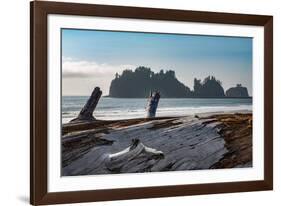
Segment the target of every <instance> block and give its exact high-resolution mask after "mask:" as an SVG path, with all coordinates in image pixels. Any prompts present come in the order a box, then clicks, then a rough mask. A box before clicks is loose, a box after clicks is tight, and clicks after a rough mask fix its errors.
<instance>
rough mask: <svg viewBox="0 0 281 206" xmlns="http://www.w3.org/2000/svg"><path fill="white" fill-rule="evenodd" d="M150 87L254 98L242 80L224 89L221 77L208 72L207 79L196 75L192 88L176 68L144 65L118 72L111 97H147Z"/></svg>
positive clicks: (169, 94) (184, 94)
mask: <svg viewBox="0 0 281 206" xmlns="http://www.w3.org/2000/svg"><path fill="white" fill-rule="evenodd" d="M150 91H159V92H160V93H161V97H162V98H250V97H249V94H248V90H247V88H246V87H243V86H242V85H241V84H237V85H236V87H232V88H229V89H228V90H226V92H224V88H223V87H222V83H221V81H220V80H218V79H216V78H215V77H214V76H208V77H206V78H205V79H204V80H203V81H201V80H200V79H196V78H195V79H194V86H193V90H191V89H190V88H189V87H187V86H186V85H184V84H183V83H182V82H180V81H179V80H178V79H177V78H176V74H175V71H173V70H168V71H165V72H164V71H163V70H160V72H159V73H155V72H153V71H152V70H151V69H150V68H148V67H144V66H139V67H137V68H136V69H135V70H134V71H133V70H128V69H126V70H124V71H123V72H122V74H118V73H116V74H115V78H114V79H113V80H112V81H111V84H110V89H109V95H108V97H115V98H146V97H147V95H148V94H149V93H150Z"/></svg>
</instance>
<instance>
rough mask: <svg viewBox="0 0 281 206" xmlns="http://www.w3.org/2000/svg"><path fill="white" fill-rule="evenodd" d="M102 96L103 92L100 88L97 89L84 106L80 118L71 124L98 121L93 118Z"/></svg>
mask: <svg viewBox="0 0 281 206" xmlns="http://www.w3.org/2000/svg"><path fill="white" fill-rule="evenodd" d="M101 95H102V91H101V90H100V88H99V87H96V88H95V89H94V90H93V92H92V94H91V96H90V98H89V99H88V101H87V103H86V104H85V105H84V107H83V108H82V110H81V111H80V113H79V115H78V117H77V118H75V119H73V120H71V122H79V121H93V120H96V119H95V117H94V116H93V112H94V110H95V109H96V106H97V105H98V102H99V100H100V97H101Z"/></svg>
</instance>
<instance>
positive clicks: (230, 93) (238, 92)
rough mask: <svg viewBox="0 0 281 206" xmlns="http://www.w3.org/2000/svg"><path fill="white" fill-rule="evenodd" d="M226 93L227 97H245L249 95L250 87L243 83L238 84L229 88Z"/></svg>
mask: <svg viewBox="0 0 281 206" xmlns="http://www.w3.org/2000/svg"><path fill="white" fill-rule="evenodd" d="M225 95H226V96H227V97H234V98H245V97H249V94H248V89H247V88H246V87H242V85H241V84H237V85H236V87H231V88H229V89H228V90H227V91H226V92H225Z"/></svg>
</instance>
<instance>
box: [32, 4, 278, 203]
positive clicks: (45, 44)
mask: <svg viewBox="0 0 281 206" xmlns="http://www.w3.org/2000/svg"><path fill="white" fill-rule="evenodd" d="M30 8H31V12H30V14H31V32H30V34H31V60H30V63H31V82H30V83H31V105H30V108H31V114H30V116H31V124H30V125H31V130H30V131H31V147H30V148H31V151H30V152H31V155H30V156H31V169H30V171H31V174H30V177H31V179H30V181H31V183H30V184H31V187H30V188H31V191H30V195H31V198H30V199H31V204H36V205H41V204H57V203H76V202H89V201H106V200H121V199H133V198H153V197H167V196H180V195H197V194H211V193H225V192H245V191H259V190H272V188H273V134H272V133H273V122H272V121H273V87H272V85H273V83H272V82H273V17H272V16H262V15H249V14H230V13H215V12H199V11H184V10H169V9H154V8H137V7H122V6H105V5H91V4H75V3H58V2H42V1H35V2H31V7H30Z"/></svg>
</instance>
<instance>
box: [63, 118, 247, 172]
mask: <svg viewBox="0 0 281 206" xmlns="http://www.w3.org/2000/svg"><path fill="white" fill-rule="evenodd" d="M62 132H63V136H62V175H64V176H69V175H91V174H117V173H132V172H160V171H179V170H199V169H216V168H234V167H251V166H252V114H235V113H232V114H217V115H207V116H202V115H200V117H199V116H197V115H196V116H194V117H192V116H186V117H169V118H167V117H165V118H164V117H162V118H160V117H158V118H157V117H156V118H152V119H147V118H142V119H131V120H118V121H93V122H84V123H81V122H80V123H79V122H78V123H68V124H65V125H63V131H62Z"/></svg>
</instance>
